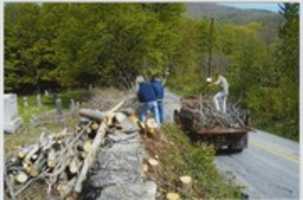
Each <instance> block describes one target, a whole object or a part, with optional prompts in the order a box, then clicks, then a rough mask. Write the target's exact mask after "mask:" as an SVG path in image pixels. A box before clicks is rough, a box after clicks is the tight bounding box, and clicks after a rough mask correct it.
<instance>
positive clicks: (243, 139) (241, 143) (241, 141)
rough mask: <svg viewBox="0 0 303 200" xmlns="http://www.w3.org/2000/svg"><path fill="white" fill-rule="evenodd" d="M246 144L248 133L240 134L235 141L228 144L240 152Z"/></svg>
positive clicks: (233, 149)
mask: <svg viewBox="0 0 303 200" xmlns="http://www.w3.org/2000/svg"><path fill="white" fill-rule="evenodd" d="M247 144H248V134H245V135H243V136H241V138H240V139H239V140H238V142H237V143H235V144H232V145H230V146H229V149H230V150H232V151H235V152H239V153H240V152H242V151H243V149H244V148H246V147H247Z"/></svg>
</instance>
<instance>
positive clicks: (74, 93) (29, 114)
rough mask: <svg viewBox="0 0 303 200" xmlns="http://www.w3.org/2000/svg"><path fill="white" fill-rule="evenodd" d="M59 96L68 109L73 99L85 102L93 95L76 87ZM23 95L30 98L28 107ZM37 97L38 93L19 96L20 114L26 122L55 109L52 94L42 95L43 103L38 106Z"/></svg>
mask: <svg viewBox="0 0 303 200" xmlns="http://www.w3.org/2000/svg"><path fill="white" fill-rule="evenodd" d="M58 96H59V97H60V98H61V101H62V106H63V109H64V110H67V109H68V108H69V105H70V100H71V99H74V101H75V102H76V101H79V102H83V101H86V100H87V99H88V98H89V97H90V96H91V93H90V92H89V91H88V90H85V89H75V90H67V91H63V92H61V93H59V94H58ZM23 97H27V98H28V104H29V105H28V106H27V107H25V106H24V103H23ZM36 97H37V96H36V95H30V96H19V97H18V109H19V114H20V116H21V118H22V120H23V122H24V123H25V124H28V123H29V122H30V121H31V119H32V118H33V117H34V116H37V115H39V114H41V113H45V112H48V111H51V110H53V109H55V100H54V98H53V97H52V96H44V95H41V100H42V104H43V105H42V106H41V107H39V106H37V100H36Z"/></svg>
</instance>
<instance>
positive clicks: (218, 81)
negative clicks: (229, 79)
mask: <svg viewBox="0 0 303 200" xmlns="http://www.w3.org/2000/svg"><path fill="white" fill-rule="evenodd" d="M220 82H221V76H219V78H218V79H217V81H215V82H214V83H213V84H214V85H219V84H220Z"/></svg>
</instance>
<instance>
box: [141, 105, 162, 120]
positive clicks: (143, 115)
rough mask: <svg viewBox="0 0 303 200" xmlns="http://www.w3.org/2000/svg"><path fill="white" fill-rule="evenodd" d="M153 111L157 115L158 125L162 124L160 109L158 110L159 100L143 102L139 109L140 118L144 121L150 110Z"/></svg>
mask: <svg viewBox="0 0 303 200" xmlns="http://www.w3.org/2000/svg"><path fill="white" fill-rule="evenodd" d="M149 110H150V111H151V112H152V113H153V115H154V117H155V120H156V122H157V123H158V125H160V118H159V110H158V105H157V101H150V102H146V103H142V104H141V105H140V109H139V118H140V121H141V122H144V121H145V119H146V115H147V112H148V111H149Z"/></svg>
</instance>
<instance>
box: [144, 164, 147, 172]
mask: <svg viewBox="0 0 303 200" xmlns="http://www.w3.org/2000/svg"><path fill="white" fill-rule="evenodd" d="M143 172H144V173H146V172H148V165H147V164H143Z"/></svg>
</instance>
